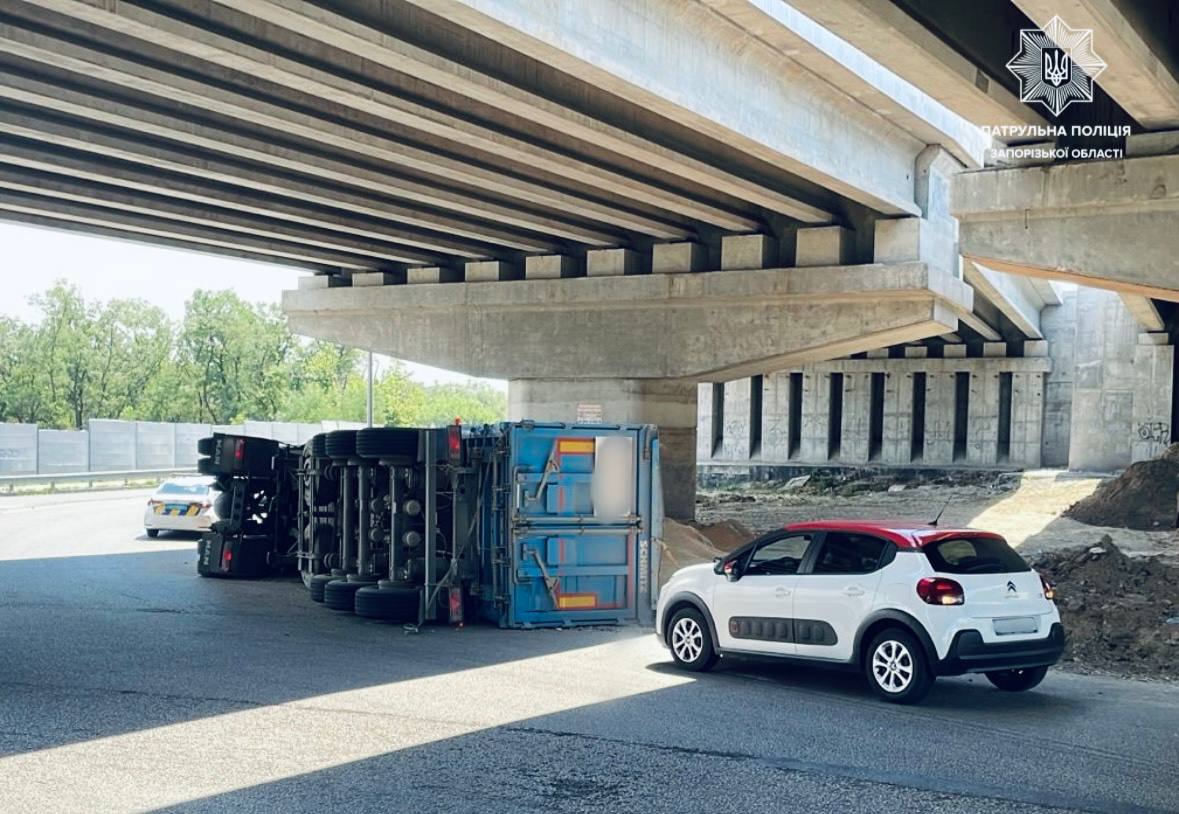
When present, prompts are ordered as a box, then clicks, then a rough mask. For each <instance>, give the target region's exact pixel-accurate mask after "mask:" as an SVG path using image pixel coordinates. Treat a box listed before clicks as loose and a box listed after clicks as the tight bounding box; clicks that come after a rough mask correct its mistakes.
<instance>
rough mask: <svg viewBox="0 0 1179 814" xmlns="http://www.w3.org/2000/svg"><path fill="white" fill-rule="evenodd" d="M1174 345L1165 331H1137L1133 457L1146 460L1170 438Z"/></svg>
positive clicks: (1158, 451) (1164, 446) (1132, 435)
mask: <svg viewBox="0 0 1179 814" xmlns="http://www.w3.org/2000/svg"><path fill="white" fill-rule="evenodd" d="M1174 370H1175V348H1174V346H1172V345H1170V344H1169V343H1168V339H1167V335H1166V334H1165V333H1144V334H1139V335H1138V344H1137V346H1136V347H1135V348H1134V381H1135V386H1134V426H1133V432H1132V434H1131V436H1130V450H1131V458H1132V460H1134V461H1144V460H1146V459H1148V458H1154V457H1157V456H1158V455H1160V454H1161V453H1162V452H1163V451H1164V450H1165V449H1166V448H1167V446H1168V445H1170V444H1171V443H1172V441H1173V440H1174V439H1172V438H1171V400H1172V398H1173V392H1172V390H1173V382H1174Z"/></svg>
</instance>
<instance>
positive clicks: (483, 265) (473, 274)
mask: <svg viewBox="0 0 1179 814" xmlns="http://www.w3.org/2000/svg"><path fill="white" fill-rule="evenodd" d="M520 277H521V275H520V271H519V269H517V268H516V267H515V266H513V265H512V264H511V263H505V262H504V261H502V260H472V261H471V262H470V263H467V274H466V280H467V282H468V283H494V282H500V281H502V280H519V279H520Z"/></svg>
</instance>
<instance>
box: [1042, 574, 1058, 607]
mask: <svg viewBox="0 0 1179 814" xmlns="http://www.w3.org/2000/svg"><path fill="white" fill-rule="evenodd" d="M1040 584H1041V585H1043V586H1044V598H1045V599H1047V600H1048V601H1049V602H1051V601H1052V600H1053V599H1056V588H1055V587H1053V585H1052V583H1051V582H1049V581H1048V580H1046V579H1044V575H1043V574H1040Z"/></svg>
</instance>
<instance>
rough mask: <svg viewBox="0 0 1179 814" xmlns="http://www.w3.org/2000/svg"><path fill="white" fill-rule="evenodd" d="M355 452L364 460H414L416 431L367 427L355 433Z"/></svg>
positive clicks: (416, 441) (399, 428) (415, 455)
mask: <svg viewBox="0 0 1179 814" xmlns="http://www.w3.org/2000/svg"><path fill="white" fill-rule="evenodd" d="M356 452H357V453H358V454H359V455H361V456H362V457H365V458H416V457H417V455H418V431H417V430H414V429H406V428H404V427H369V428H367V429H363V430H360V431H358V432H357V433H356Z"/></svg>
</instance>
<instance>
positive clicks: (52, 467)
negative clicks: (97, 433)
mask: <svg viewBox="0 0 1179 814" xmlns="http://www.w3.org/2000/svg"><path fill="white" fill-rule="evenodd" d="M89 468H90V434H89V433H88V432H86V430H39V431H38V432H37V473H38V474H40V475H62V474H67V473H70V472H85V471H86V470H88V469H89Z"/></svg>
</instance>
